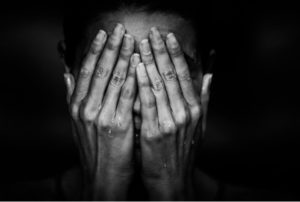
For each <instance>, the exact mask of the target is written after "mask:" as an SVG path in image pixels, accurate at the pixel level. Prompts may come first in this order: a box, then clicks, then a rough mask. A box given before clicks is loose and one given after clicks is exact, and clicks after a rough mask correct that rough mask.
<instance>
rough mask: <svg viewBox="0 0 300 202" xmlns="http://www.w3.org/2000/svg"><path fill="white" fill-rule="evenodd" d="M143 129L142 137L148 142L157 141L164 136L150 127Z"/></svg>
mask: <svg viewBox="0 0 300 202" xmlns="http://www.w3.org/2000/svg"><path fill="white" fill-rule="evenodd" d="M142 131H143V132H142V134H141V137H142V138H143V140H144V141H145V142H147V143H151V142H157V141H159V140H161V138H162V135H160V133H158V132H155V131H153V130H150V129H147V130H144V129H142Z"/></svg>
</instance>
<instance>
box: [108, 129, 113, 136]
mask: <svg viewBox="0 0 300 202" xmlns="http://www.w3.org/2000/svg"><path fill="white" fill-rule="evenodd" d="M107 134H108V137H113V135H112V134H111V129H108V131H107Z"/></svg>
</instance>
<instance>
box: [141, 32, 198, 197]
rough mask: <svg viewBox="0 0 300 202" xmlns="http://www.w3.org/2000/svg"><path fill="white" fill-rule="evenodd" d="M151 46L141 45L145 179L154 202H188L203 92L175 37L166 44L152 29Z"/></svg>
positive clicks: (142, 147)
mask: <svg viewBox="0 0 300 202" xmlns="http://www.w3.org/2000/svg"><path fill="white" fill-rule="evenodd" d="M150 43H151V45H150ZM150 43H149V42H148V39H145V40H143V41H142V42H141V44H140V52H141V58H142V62H143V63H140V64H139V65H138V67H137V80H138V88H139V95H140V100H141V113H142V125H141V140H140V143H141V159H142V178H143V181H144V183H145V186H146V189H147V190H148V193H149V196H150V199H152V200H185V199H190V198H189V197H191V196H193V194H194V190H193V181H192V180H193V168H194V158H193V155H194V152H195V146H196V145H197V142H198V140H199V139H200V137H201V132H202V130H201V126H202V122H201V114H202V112H201V111H202V109H201V106H200V93H198V92H197V91H196V90H195V88H194V86H193V81H192V79H191V76H190V73H189V67H188V64H187V62H186V60H185V58H184V56H183V53H182V51H181V48H180V45H179V43H178V41H177V40H176V38H175V36H174V34H172V33H170V34H168V36H167V39H166V46H165V43H164V41H163V39H162V38H161V35H160V33H159V32H158V30H157V29H156V28H152V29H151V32H150ZM150 46H151V47H152V50H153V54H152V52H151V47H150ZM199 68H200V67H199Z"/></svg>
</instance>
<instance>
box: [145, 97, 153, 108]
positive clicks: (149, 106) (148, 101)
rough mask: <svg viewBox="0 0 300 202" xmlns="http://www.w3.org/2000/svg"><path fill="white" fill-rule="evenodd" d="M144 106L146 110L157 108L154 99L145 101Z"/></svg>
mask: <svg viewBox="0 0 300 202" xmlns="http://www.w3.org/2000/svg"><path fill="white" fill-rule="evenodd" d="M142 105H144V106H145V107H146V108H153V107H155V106H156V103H155V100H154V99H151V98H148V99H145V100H144V102H143V103H142Z"/></svg>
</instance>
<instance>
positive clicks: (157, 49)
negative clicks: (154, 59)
mask: <svg viewBox="0 0 300 202" xmlns="http://www.w3.org/2000/svg"><path fill="white" fill-rule="evenodd" d="M152 48H153V50H154V51H155V52H156V53H157V54H166V53H167V49H166V47H165V45H164V43H163V41H161V42H158V44H156V45H153V47H152Z"/></svg>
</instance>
